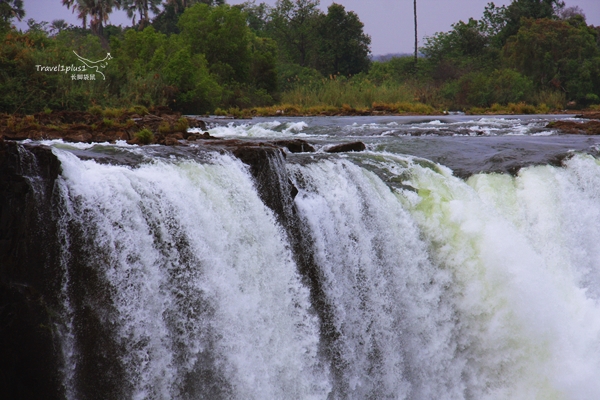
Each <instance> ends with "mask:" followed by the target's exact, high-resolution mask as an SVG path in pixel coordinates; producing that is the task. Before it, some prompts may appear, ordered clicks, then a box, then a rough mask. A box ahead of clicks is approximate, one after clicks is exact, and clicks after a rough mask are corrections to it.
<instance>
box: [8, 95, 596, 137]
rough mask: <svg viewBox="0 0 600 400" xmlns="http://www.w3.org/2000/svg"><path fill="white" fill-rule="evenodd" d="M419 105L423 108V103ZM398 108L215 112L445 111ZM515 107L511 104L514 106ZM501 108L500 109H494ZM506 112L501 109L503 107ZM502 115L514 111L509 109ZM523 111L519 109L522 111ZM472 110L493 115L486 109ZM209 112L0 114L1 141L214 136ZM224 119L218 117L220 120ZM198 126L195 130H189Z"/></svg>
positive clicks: (584, 125) (589, 127) (590, 114)
mask: <svg viewBox="0 0 600 400" xmlns="http://www.w3.org/2000/svg"><path fill="white" fill-rule="evenodd" d="M422 106H423V107H428V106H425V105H422ZM401 109H402V108H401V107H398V106H397V105H395V106H393V107H392V106H390V105H383V104H374V105H373V107H372V108H371V109H360V110H359V109H353V108H350V107H345V108H342V109H336V108H334V107H329V108H328V107H323V108H314V107H313V108H309V109H302V108H299V107H296V106H281V107H280V108H277V107H271V108H260V109H248V110H237V109H235V110H230V111H231V113H224V112H223V113H219V114H220V115H219V116H220V117H229V118H252V117H308V116H383V115H385V116H396V115H407V116H411V115H421V116H422V115H430V116H442V115H448V113H447V112H446V113H444V112H434V111H433V109H430V108H429V109H427V108H423V109H422V111H423V112H417V111H418V110H419V109H418V108H413V109H412V111H413V112H410V111H408V110H409V107H405V108H404V109H406V110H407V111H402V112H401V111H400V110H401ZM516 110H518V108H517V109H515V111H516ZM496 111H500V109H496ZM505 111H506V110H505ZM499 114H501V115H519V114H515V113H512V114H511V113H510V112H504V113H499ZM521 114H523V113H521ZM554 114H565V115H573V116H575V117H580V118H584V119H588V120H589V121H585V122H580V121H553V122H551V123H549V124H548V125H547V128H552V129H559V130H561V131H562V132H564V133H566V134H585V135H599V134H600V121H599V120H600V111H597V110H587V111H561V112H556V113H554ZM477 115H498V114H494V113H492V112H491V111H490V112H488V113H480V114H477ZM209 120H214V119H213V118H211V117H192V116H183V115H181V113H179V112H174V111H172V110H171V109H169V108H168V107H154V108H150V109H146V108H145V107H140V106H136V107H132V108H129V109H112V108H107V109H101V108H99V107H95V108H91V109H90V110H89V111H87V112H83V111H48V112H41V113H37V114H32V115H18V114H17V115H11V114H0V140H3V139H6V140H26V139H30V140H52V139H63V140H65V141H68V142H83V143H95V142H115V141H117V140H124V141H127V142H128V143H130V144H162V145H177V144H180V143H181V141H183V140H186V141H188V142H189V141H194V140H203V139H214V138H213V137H211V136H210V135H209V134H208V132H206V129H207V123H206V122H207V121H209ZM221 121H223V119H221ZM190 128H197V129H190Z"/></svg>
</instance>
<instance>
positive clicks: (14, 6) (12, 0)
mask: <svg viewBox="0 0 600 400" xmlns="http://www.w3.org/2000/svg"><path fill="white" fill-rule="evenodd" d="M24 16H25V10H23V0H8V1H0V19H1V20H2V21H4V22H6V23H9V22H10V21H11V20H12V19H13V18H16V19H18V20H19V21H21V20H22V19H23V17H24Z"/></svg>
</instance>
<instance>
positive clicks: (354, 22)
mask: <svg viewBox="0 0 600 400" xmlns="http://www.w3.org/2000/svg"><path fill="white" fill-rule="evenodd" d="M363 27H364V25H363V23H362V22H360V19H359V18H358V16H357V15H356V14H355V13H354V12H352V11H350V12H346V10H345V9H344V6H342V5H340V4H336V3H333V4H332V5H331V6H329V8H328V9H327V15H326V16H325V17H322V18H320V21H319V36H320V47H319V57H318V59H317V69H318V70H319V71H321V73H322V74H324V75H334V74H338V75H339V74H341V75H345V76H349V75H355V74H358V73H360V72H367V71H368V69H369V65H370V63H371V62H370V60H369V53H370V50H369V45H370V44H371V38H370V37H369V36H368V35H366V34H364V33H363Z"/></svg>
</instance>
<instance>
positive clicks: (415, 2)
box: [414, 0, 418, 68]
mask: <svg viewBox="0 0 600 400" xmlns="http://www.w3.org/2000/svg"><path fill="white" fill-rule="evenodd" d="M414 5H415V68H417V46H418V40H417V0H414Z"/></svg>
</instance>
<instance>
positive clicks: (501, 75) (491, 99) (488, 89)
mask: <svg viewBox="0 0 600 400" xmlns="http://www.w3.org/2000/svg"><path fill="white" fill-rule="evenodd" d="M457 89H458V90H457V92H456V93H455V96H456V97H455V98H454V99H452V100H454V102H455V105H457V106H463V107H464V106H467V105H471V106H476V107H490V106H491V105H492V104H495V103H497V104H502V105H506V104H508V103H518V102H521V101H524V100H527V99H529V98H530V97H531V95H532V92H533V90H532V89H533V84H532V82H531V81H530V80H529V79H527V78H526V77H524V76H522V75H521V74H519V73H518V72H516V71H514V70H510V69H502V70H496V71H494V72H493V73H491V74H487V73H484V72H473V73H470V74H467V75H464V76H463V77H462V78H461V79H460V80H459V81H458V87H457Z"/></svg>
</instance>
